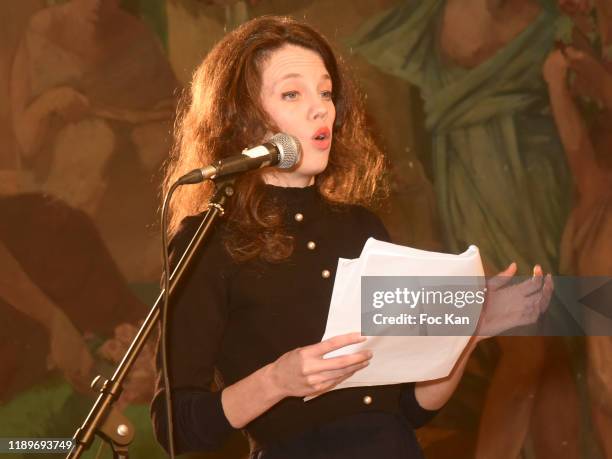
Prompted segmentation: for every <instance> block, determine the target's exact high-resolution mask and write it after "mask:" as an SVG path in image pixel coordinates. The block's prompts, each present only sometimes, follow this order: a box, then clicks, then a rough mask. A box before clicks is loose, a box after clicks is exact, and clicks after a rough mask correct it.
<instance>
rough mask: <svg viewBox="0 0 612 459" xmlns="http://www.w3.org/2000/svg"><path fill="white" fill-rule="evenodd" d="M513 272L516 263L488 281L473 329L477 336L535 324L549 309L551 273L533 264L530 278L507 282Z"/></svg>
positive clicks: (551, 284) (489, 335) (514, 271)
mask: <svg viewBox="0 0 612 459" xmlns="http://www.w3.org/2000/svg"><path fill="white" fill-rule="evenodd" d="M515 274H516V263H512V264H511V265H510V266H509V267H508V268H506V269H505V270H504V271H502V272H501V273H499V274H498V275H497V276H495V277H494V278H492V279H491V280H490V281H488V282H487V299H486V301H485V304H484V306H483V310H482V313H481V315H480V321H479V322H478V327H477V328H476V333H475V335H476V339H477V340H478V341H481V340H483V339H485V338H489V337H491V336H495V335H498V334H500V333H503V332H505V331H507V330H510V329H511V328H514V327H520V326H522V325H529V324H533V323H535V322H536V321H537V320H538V318H539V317H540V315H542V314H543V313H544V311H546V309H547V308H548V303H549V302H550V298H551V296H552V292H553V281H552V277H551V275H550V274H547V275H546V276H545V277H544V276H543V273H542V268H541V267H540V266H539V265H536V266H535V267H534V269H533V277H532V278H530V279H528V280H526V281H523V282H521V283H520V284H515V285H508V284H509V282H510V281H511V280H512V278H513V276H514V275H515Z"/></svg>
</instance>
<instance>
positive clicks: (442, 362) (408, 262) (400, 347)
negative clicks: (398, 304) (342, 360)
mask: <svg viewBox="0 0 612 459" xmlns="http://www.w3.org/2000/svg"><path fill="white" fill-rule="evenodd" d="M483 275H484V271H483V268H482V262H481V260H480V253H479V251H478V248H477V247H476V246H470V247H469V248H468V250H467V251H465V252H464V253H462V254H460V255H452V254H445V253H437V252H427V251H424V250H417V249H413V248H410V247H404V246H400V245H395V244H391V243H387V242H381V241H377V240H376V239H372V238H370V239H368V241H367V242H366V244H365V246H364V248H363V251H362V252H361V255H360V257H359V258H357V259H354V260H347V259H340V260H338V269H337V271H336V279H335V283H334V289H333V293H332V298H331V304H330V308H329V316H328V318H327V327H326V329H325V335H324V336H323V340H325V339H327V338H331V337H333V336H336V335H341V334H344V333H350V332H354V331H359V330H361V276H466V277H468V276H470V277H471V276H474V277H476V276H483ZM469 339H470V337H469V336H371V337H369V338H368V340H367V341H366V342H364V343H359V344H355V345H351V346H347V347H345V348H342V349H339V350H337V351H334V352H331V353H329V354H327V355H326V356H325V357H326V358H329V357H334V356H337V355H344V354H348V353H352V352H355V351H358V350H360V349H370V350H372V352H373V354H374V356H373V357H372V359H371V361H370V365H369V366H367V367H366V368H364V369H362V370H360V371H358V372H357V373H355V374H354V375H353V376H352V377H350V378H349V379H347V380H345V381H343V382H342V383H340V384H339V385H338V386H336V387H335V388H334V389H341V388H344V387H354V386H374V385H383V384H397V383H404V382H413V381H424V380H431V379H437V378H442V377H445V376H447V375H448V374H449V373H450V371H451V370H452V368H453V366H454V365H455V363H456V361H457V359H458V358H459V356H460V355H461V353H462V351H463V349H464V348H465V346H466V344H467V342H468V341H469Z"/></svg>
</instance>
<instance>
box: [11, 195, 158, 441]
mask: <svg viewBox="0 0 612 459" xmlns="http://www.w3.org/2000/svg"><path fill="white" fill-rule="evenodd" d="M0 213H1V214H2V215H3V218H2V220H1V221H0V266H2V267H3V275H2V278H1V279H0V317H2V322H3V324H5V326H3V327H2V329H1V330H0V364H1V365H2V368H3V371H2V372H1V376H0V431H2V432H3V433H4V434H6V435H12V436H42V437H45V436H46V437H54V436H55V437H66V436H71V435H72V434H73V433H74V431H75V430H76V427H77V426H78V425H79V424H80V422H81V420H82V419H83V417H84V416H85V414H86V413H87V409H88V407H89V406H90V405H91V403H92V402H93V398H92V397H93V395H94V394H93V393H92V392H91V390H90V389H89V383H90V382H91V380H92V379H93V377H94V376H95V375H96V374H100V373H102V374H105V376H107V377H108V376H110V374H109V371H110V370H112V368H113V367H114V366H115V365H116V364H117V363H118V362H119V359H120V358H121V357H122V355H123V353H124V352H125V351H126V349H127V346H128V344H129V342H130V340H131V338H132V337H133V336H134V334H135V332H136V324H137V322H138V321H139V320H141V319H143V318H144V316H145V313H146V308H145V306H144V304H143V303H141V302H140V301H139V300H138V299H137V298H136V297H135V296H134V294H133V293H132V292H131V291H130V290H129V289H128V287H127V284H126V282H125V279H124V278H123V277H122V275H121V273H120V272H119V270H118V269H117V266H116V264H115V262H114V261H113V259H112V257H111V255H110V253H109V252H108V250H107V248H106V247H105V245H104V242H103V241H102V239H101V237H100V235H99V232H98V230H97V229H96V227H95V225H94V224H93V222H92V220H91V218H89V217H88V216H87V214H86V213H84V212H83V211H80V210H76V209H74V208H73V207H71V206H69V205H67V204H66V203H64V202H62V201H60V200H57V199H54V198H52V197H50V196H47V195H43V194H41V193H38V192H32V193H27V192H26V193H11V194H10V195H0ZM7 324H8V326H6V325H7ZM152 357H153V351H152V348H151V346H150V345H149V346H147V347H146V349H145V352H144V353H143V355H142V358H140V359H139V360H138V362H137V364H136V367H135V369H134V372H133V373H132V374H131V376H130V377H129V378H128V382H127V384H126V386H125V390H126V391H125V395H122V397H121V400H120V402H119V404H118V408H120V409H125V408H126V407H127V406H128V405H129V404H132V403H135V404H141V405H140V406H133V407H130V410H131V411H130V412H131V413H133V414H134V413H138V411H140V412H142V413H146V412H147V411H148V408H147V405H143V404H145V403H147V402H148V400H149V399H150V397H151V396H152V390H153V367H152ZM140 416H142V414H141V415H140ZM147 427H148V426H146V425H144V426H142V427H140V428H142V429H143V430H145V432H146V430H147ZM149 430H150V429H149ZM149 447H150V448H152V447H154V445H152V444H151V443H150V442H149Z"/></svg>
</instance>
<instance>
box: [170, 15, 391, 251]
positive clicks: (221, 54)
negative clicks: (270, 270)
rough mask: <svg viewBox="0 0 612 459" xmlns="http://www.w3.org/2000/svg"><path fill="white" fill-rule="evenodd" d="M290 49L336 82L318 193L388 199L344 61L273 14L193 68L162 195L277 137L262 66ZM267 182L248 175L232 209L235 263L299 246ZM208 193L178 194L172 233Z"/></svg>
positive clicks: (305, 29)
mask: <svg viewBox="0 0 612 459" xmlns="http://www.w3.org/2000/svg"><path fill="white" fill-rule="evenodd" d="M286 44H292V45H297V46H301V47H303V48H306V49H309V50H312V51H315V52H316V53H318V54H319V55H320V56H321V58H322V60H323V63H324V64H325V67H326V69H327V71H328V72H329V75H330V77H331V80H332V87H333V96H332V99H333V102H334V105H335V107H336V120H335V123H334V127H333V143H332V147H331V151H330V155H329V162H328V165H327V168H326V169H325V171H324V172H322V173H321V174H319V175H318V176H317V177H316V178H315V186H316V188H317V190H318V192H319V193H320V195H321V196H322V197H323V198H324V199H326V200H328V201H330V202H331V203H338V204H362V205H366V206H368V205H372V204H373V203H374V201H375V200H376V199H377V198H379V197H381V196H382V195H383V194H385V192H386V186H385V185H384V179H381V177H383V176H384V174H383V170H384V159H383V155H382V153H381V151H380V150H379V148H378V147H377V146H376V144H375V142H374V140H373V137H372V135H371V133H370V130H369V128H368V126H367V125H366V118H365V111H364V105H363V100H362V97H361V96H360V94H359V93H358V92H357V91H356V89H355V86H354V84H353V82H352V81H351V79H350V78H349V77H348V75H347V72H346V70H345V67H344V63H343V62H342V61H341V60H338V59H336V56H335V55H334V52H333V51H332V49H331V47H330V45H329V43H328V42H327V41H326V40H325V38H323V37H322V36H321V35H320V34H319V33H318V32H317V31H315V30H314V29H313V28H311V27H310V26H308V25H305V24H303V23H300V22H297V21H295V20H293V19H290V18H286V17H276V16H262V17H259V18H256V19H253V20H251V21H249V22H247V23H245V24H243V25H242V26H240V27H239V28H238V29H236V30H234V31H233V32H231V33H229V34H227V35H226V36H225V37H224V38H223V39H222V40H221V41H220V42H219V43H218V44H217V45H216V46H215V47H214V48H213V49H212V50H211V51H210V53H209V54H208V55H207V56H206V58H205V59H204V61H203V62H202V64H201V65H200V66H199V67H198V69H197V70H196V72H195V74H194V77H193V81H192V83H191V88H190V91H187V92H186V93H185V94H184V96H183V101H182V103H181V108H180V110H179V116H178V118H177V123H176V127H175V135H176V144H175V147H174V149H173V151H172V153H171V156H170V158H169V160H168V163H167V170H166V175H165V179H164V185H163V191H164V192H166V191H167V190H168V189H169V187H170V185H171V184H172V183H174V181H176V180H177V179H178V177H180V176H181V175H182V174H184V173H186V172H188V171H190V170H191V169H194V168H196V167H202V166H203V165H206V164H210V163H213V162H215V161H217V160H219V159H221V158H223V157H226V156H229V155H235V154H237V153H238V152H240V151H241V150H242V149H244V148H245V147H252V146H255V145H257V144H259V143H261V142H262V140H263V139H264V136H265V134H266V132H278V129H275V126H274V123H273V122H272V121H271V120H270V118H269V117H268V115H267V114H266V113H265V111H264V110H263V108H262V106H261V103H260V89H261V72H260V70H261V64H262V62H264V61H265V59H266V58H267V57H268V56H269V55H270V53H271V52H273V51H274V50H277V49H279V48H281V47H282V46H283V45H286ZM263 183H264V182H263V179H262V177H261V171H253V172H249V173H246V174H243V175H242V176H240V177H239V178H238V179H237V180H236V183H235V187H234V188H235V191H236V192H235V194H234V196H233V197H232V198H231V201H230V202H229V203H228V207H227V208H228V225H227V227H228V229H229V231H228V232H227V237H226V239H225V245H226V247H227V249H228V251H229V252H230V254H231V255H232V257H233V258H234V259H235V260H237V261H244V260H248V259H251V258H254V257H258V256H259V257H261V258H262V259H264V260H267V261H272V262H276V261H281V260H283V259H285V258H287V257H288V256H289V255H290V254H291V252H292V250H293V244H292V238H291V237H290V236H289V235H287V234H286V233H285V232H284V230H283V226H282V218H281V216H282V212H283V209H282V208H280V207H279V205H278V203H273V202H270V200H267V199H265V195H264V192H263ZM212 191H213V190H212V186H211V185H210V184H206V185H191V186H183V187H180V188H179V189H178V190H177V191H176V193H175V196H174V198H173V201H172V204H171V207H170V209H169V210H170V223H169V233H170V234H169V236H170V237H172V236H173V235H174V234H175V233H176V231H177V229H178V228H179V225H180V222H181V220H182V219H183V218H185V217H186V216H188V215H193V214H197V213H200V212H202V211H203V210H205V209H206V204H207V202H208V200H209V199H210V197H211V194H212Z"/></svg>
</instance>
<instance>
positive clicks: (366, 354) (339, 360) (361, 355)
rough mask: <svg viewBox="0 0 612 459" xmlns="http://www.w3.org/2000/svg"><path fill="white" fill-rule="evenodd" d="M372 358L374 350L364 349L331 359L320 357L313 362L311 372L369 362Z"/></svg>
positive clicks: (338, 368)
mask: <svg viewBox="0 0 612 459" xmlns="http://www.w3.org/2000/svg"><path fill="white" fill-rule="evenodd" d="M371 358H372V351H369V350H363V351H359V352H355V353H354V354H347V355H341V356H338V357H331V358H329V359H320V360H319V361H317V362H316V363H315V364H313V366H312V369H311V370H310V373H318V372H322V371H329V370H340V369H343V368H347V367H350V366H353V365H358V364H360V363H363V362H367V361H369V360H370V359H371Z"/></svg>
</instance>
